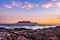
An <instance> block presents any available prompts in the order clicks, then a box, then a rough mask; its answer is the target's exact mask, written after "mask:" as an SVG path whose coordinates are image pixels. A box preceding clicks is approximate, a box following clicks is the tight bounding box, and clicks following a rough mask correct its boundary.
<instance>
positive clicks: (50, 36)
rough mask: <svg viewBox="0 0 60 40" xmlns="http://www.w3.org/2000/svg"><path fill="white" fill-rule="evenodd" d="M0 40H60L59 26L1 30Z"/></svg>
mask: <svg viewBox="0 0 60 40" xmlns="http://www.w3.org/2000/svg"><path fill="white" fill-rule="evenodd" d="M0 40H60V26H57V27H56V28H48V29H37V30H32V29H24V28H22V29H14V30H8V29H1V28H0Z"/></svg>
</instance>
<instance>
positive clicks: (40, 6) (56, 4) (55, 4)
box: [0, 0, 60, 24]
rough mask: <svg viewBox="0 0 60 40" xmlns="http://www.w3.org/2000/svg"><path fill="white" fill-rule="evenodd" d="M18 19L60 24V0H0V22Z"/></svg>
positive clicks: (13, 21)
mask: <svg viewBox="0 0 60 40" xmlns="http://www.w3.org/2000/svg"><path fill="white" fill-rule="evenodd" d="M18 21H32V22H37V23H40V24H60V0H0V23H16V22H18Z"/></svg>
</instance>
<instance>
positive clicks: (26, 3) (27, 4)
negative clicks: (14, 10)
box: [23, 2, 39, 9]
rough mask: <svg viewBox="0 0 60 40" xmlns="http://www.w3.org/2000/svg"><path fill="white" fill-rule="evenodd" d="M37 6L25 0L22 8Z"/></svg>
mask: <svg viewBox="0 0 60 40" xmlns="http://www.w3.org/2000/svg"><path fill="white" fill-rule="evenodd" d="M38 6H39V5H38V4H32V3H29V2H25V4H24V5H23V8H26V9H32V8H36V7H38Z"/></svg>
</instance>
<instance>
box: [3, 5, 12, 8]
mask: <svg viewBox="0 0 60 40" xmlns="http://www.w3.org/2000/svg"><path fill="white" fill-rule="evenodd" d="M4 7H5V8H12V6H11V5H4Z"/></svg>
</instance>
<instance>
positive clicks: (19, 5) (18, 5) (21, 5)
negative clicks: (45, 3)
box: [12, 1, 38, 9]
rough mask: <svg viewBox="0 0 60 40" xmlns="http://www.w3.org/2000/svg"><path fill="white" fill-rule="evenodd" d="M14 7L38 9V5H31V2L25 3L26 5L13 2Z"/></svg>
mask: <svg viewBox="0 0 60 40" xmlns="http://www.w3.org/2000/svg"><path fill="white" fill-rule="evenodd" d="M12 6H15V7H18V8H25V9H31V8H34V7H38V5H37V4H32V3H29V2H25V4H23V3H22V2H15V1H12Z"/></svg>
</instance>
